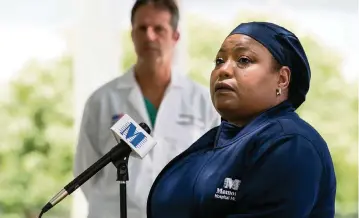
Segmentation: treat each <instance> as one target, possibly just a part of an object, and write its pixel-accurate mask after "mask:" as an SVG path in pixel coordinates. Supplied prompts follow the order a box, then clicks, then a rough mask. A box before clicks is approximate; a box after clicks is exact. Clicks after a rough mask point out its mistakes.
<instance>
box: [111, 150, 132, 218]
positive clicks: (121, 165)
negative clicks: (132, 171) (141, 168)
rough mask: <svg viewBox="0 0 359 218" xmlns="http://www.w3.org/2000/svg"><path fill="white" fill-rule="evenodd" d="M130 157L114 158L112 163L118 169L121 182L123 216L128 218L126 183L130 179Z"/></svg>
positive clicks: (121, 209) (118, 177)
mask: <svg viewBox="0 0 359 218" xmlns="http://www.w3.org/2000/svg"><path fill="white" fill-rule="evenodd" d="M128 158H129V155H128V156H127V157H124V158H121V159H112V160H114V161H112V163H113V164H114V165H115V167H116V169H117V179H116V181H119V182H120V211H121V212H120V214H121V216H120V217H121V218H127V195H126V183H127V181H128Z"/></svg>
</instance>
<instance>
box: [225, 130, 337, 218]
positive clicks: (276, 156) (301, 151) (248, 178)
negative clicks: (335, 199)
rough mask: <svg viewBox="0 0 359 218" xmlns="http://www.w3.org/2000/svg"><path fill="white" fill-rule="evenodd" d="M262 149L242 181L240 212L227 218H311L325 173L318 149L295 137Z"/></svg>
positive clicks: (238, 203)
mask: <svg viewBox="0 0 359 218" xmlns="http://www.w3.org/2000/svg"><path fill="white" fill-rule="evenodd" d="M261 149H264V150H263V151H258V152H260V153H261V154H260V155H259V156H257V157H254V158H256V160H254V162H253V165H252V167H251V169H250V172H249V174H247V175H244V177H243V179H242V184H241V186H240V187H239V191H238V195H237V208H236V212H235V213H234V214H232V215H229V216H227V218H254V217H255V218H267V217H268V218H270V217H271V218H272V217H276V218H303V217H309V214H310V212H311V210H312V208H313V207H314V205H315V202H316V200H317V197H318V193H319V188H320V187H319V186H320V179H321V176H322V172H323V166H322V162H321V159H320V156H319V155H318V153H317V150H316V149H315V146H314V145H313V144H312V143H311V142H310V141H308V140H307V139H305V138H304V137H302V136H296V135H292V136H284V137H282V138H281V139H280V140H277V141H276V142H275V143H273V144H271V145H269V146H266V145H264V146H263V148H262V147H261V148H259V150H261ZM333 217H334V214H333ZM326 218H328V217H326Z"/></svg>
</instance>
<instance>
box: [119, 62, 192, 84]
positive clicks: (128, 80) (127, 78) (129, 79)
mask: <svg viewBox="0 0 359 218" xmlns="http://www.w3.org/2000/svg"><path fill="white" fill-rule="evenodd" d="M136 85H137V81H136V79H135V73H134V65H133V66H131V67H130V68H129V69H128V70H127V71H126V72H125V74H124V75H123V76H122V77H121V78H120V79H119V80H118V83H117V88H118V89H125V88H133V87H135V86H136ZM169 86H170V87H178V88H183V87H184V86H185V81H184V77H183V76H182V75H181V72H178V70H175V68H174V67H173V68H172V74H171V82H170V85H169Z"/></svg>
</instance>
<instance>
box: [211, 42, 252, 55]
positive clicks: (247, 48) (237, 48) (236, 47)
mask: <svg viewBox="0 0 359 218" xmlns="http://www.w3.org/2000/svg"><path fill="white" fill-rule="evenodd" d="M228 50H229V48H228V47H227V48H226V47H221V48H220V49H219V51H218V53H226V52H227V51H228ZM230 50H232V51H241V52H245V51H249V52H252V53H254V54H257V52H255V51H254V49H253V48H252V46H250V45H243V44H242V43H237V44H235V45H234V46H233V48H232V49H230Z"/></svg>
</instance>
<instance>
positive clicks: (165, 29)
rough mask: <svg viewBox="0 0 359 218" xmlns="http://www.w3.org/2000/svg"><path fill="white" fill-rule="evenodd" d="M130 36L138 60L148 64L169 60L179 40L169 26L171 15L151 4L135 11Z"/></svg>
mask: <svg viewBox="0 0 359 218" xmlns="http://www.w3.org/2000/svg"><path fill="white" fill-rule="evenodd" d="M131 36H132V41H133V43H134V47H135V51H136V53H137V56H138V60H139V61H144V62H149V63H153V62H156V61H163V60H165V61H166V60H170V59H171V58H172V53H173V50H174V47H175V45H176V42H177V41H178V39H179V33H178V32H177V30H173V28H172V26H171V13H170V12H169V11H167V10H165V9H161V8H156V7H155V6H153V5H152V4H149V5H144V6H141V7H140V8H138V9H137V11H136V13H135V15H134V18H133V23H132V32H131Z"/></svg>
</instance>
